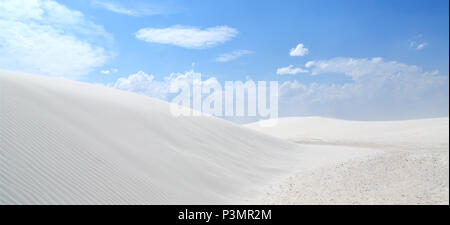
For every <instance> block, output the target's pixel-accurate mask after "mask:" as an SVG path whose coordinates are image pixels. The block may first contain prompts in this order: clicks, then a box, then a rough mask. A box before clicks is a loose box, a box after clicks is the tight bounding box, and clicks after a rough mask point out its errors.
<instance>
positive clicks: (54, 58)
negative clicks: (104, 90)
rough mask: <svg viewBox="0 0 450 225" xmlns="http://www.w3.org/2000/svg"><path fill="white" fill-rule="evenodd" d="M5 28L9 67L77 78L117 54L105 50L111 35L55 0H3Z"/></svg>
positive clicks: (0, 20)
mask: <svg viewBox="0 0 450 225" xmlns="http://www.w3.org/2000/svg"><path fill="white" fill-rule="evenodd" d="M0 30H1V32H0V43H1V44H0V67H1V68H4V69H10V70H19V71H24V72H33V73H40V74H44V75H52V76H64V77H70V78H74V77H76V76H80V75H85V74H87V73H89V72H90V71H92V70H93V69H94V68H95V67H100V66H102V65H103V64H105V62H106V61H107V60H108V59H109V58H110V57H111V55H112V54H111V53H109V52H108V51H107V50H105V49H106V47H105V45H106V46H107V45H109V44H108V43H111V42H112V37H111V36H110V34H108V33H107V32H105V31H104V29H103V28H102V27H101V26H99V25H96V24H94V23H93V22H91V21H90V20H88V19H87V18H85V16H84V15H83V14H82V13H81V12H79V11H76V10H72V9H69V8H67V7H66V6H64V5H62V4H59V3H58V2H56V1H52V0H35V1H0ZM100 43H101V44H100Z"/></svg>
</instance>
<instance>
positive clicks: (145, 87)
mask: <svg viewBox="0 0 450 225" xmlns="http://www.w3.org/2000/svg"><path fill="white" fill-rule="evenodd" d="M198 78H200V79H198ZM194 81H195V82H201V84H202V85H214V84H218V81H217V79H216V78H215V77H211V78H208V79H206V80H201V73H197V72H195V71H193V70H191V71H187V72H185V73H171V74H170V75H168V76H165V77H164V78H163V79H162V80H160V81H158V80H155V76H154V75H149V74H147V73H145V72H143V71H138V72H137V73H135V74H131V75H129V76H128V77H121V78H119V79H117V81H116V82H114V83H111V84H108V85H107V86H109V87H112V88H116V89H119V90H124V91H130V92H134V93H138V94H142V95H146V96H149V97H154V98H159V99H162V100H166V101H169V100H171V97H173V96H174V95H175V94H174V93H171V89H172V90H174V89H175V91H176V90H177V89H178V88H179V87H181V86H182V85H184V84H186V83H188V84H190V85H192V84H193V83H194Z"/></svg>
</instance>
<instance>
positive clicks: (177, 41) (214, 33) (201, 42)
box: [136, 25, 238, 48]
mask: <svg viewBox="0 0 450 225" xmlns="http://www.w3.org/2000/svg"><path fill="white" fill-rule="evenodd" d="M237 34H238V31H237V30H236V29H234V28H231V27H228V26H216V27H210V28H206V29H200V28H196V27H186V26H179V25H177V26H172V27H167V28H143V29H140V30H139V31H138V32H136V38H138V39H140V40H143V41H146V42H151V43H158V44H170V45H175V46H179V47H183V48H206V47H212V46H215V45H218V44H222V43H224V42H227V41H229V40H231V39H232V38H234V37H235V36H236V35H237Z"/></svg>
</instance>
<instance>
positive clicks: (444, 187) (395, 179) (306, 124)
mask: <svg viewBox="0 0 450 225" xmlns="http://www.w3.org/2000/svg"><path fill="white" fill-rule="evenodd" d="M263 123H265V122H264V121H263ZM246 126H247V127H250V128H252V129H254V130H258V131H260V132H262V133H266V134H269V135H272V136H275V137H279V138H282V139H286V140H290V141H293V142H297V143H301V144H305V143H307V144H317V145H339V146H342V147H345V146H360V147H370V148H377V149H380V152H379V153H377V154H373V155H369V156H368V157H364V158H358V159H355V160H350V161H346V162H343V163H340V164H338V165H333V166H324V167H322V168H320V169H317V170H314V171H298V172H297V173H296V174H294V175H292V176H290V177H289V178H287V179H286V180H285V181H284V182H283V184H281V185H277V186H274V187H272V188H271V189H270V190H269V191H268V193H266V196H265V197H263V198H262V199H259V200H258V201H257V203H268V204H449V119H448V118H434V119H420V120H405V121H384V122H381V121H372V122H369V121H365V122H363V121H345V120H337V119H330V118H321V117H303V118H295V117H292V118H281V119H279V120H278V123H277V125H276V126H273V127H261V126H260V124H259V123H253V124H248V125H246Z"/></svg>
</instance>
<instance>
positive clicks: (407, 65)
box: [0, 0, 449, 121]
mask: <svg viewBox="0 0 450 225" xmlns="http://www.w3.org/2000/svg"><path fill="white" fill-rule="evenodd" d="M0 29H1V30H3V32H2V34H0V69H7V70H19V71H24V72H30V73H37V74H43V75H49V76H57V77H64V78H68V79H74V80H79V81H83V82H89V83H96V84H102V85H105V86H109V87H115V88H118V89H122V90H129V91H133V92H137V93H140V94H145V95H148V96H151V97H158V98H162V99H164V100H170V99H167V98H168V97H167V93H165V92H167V82H168V80H170V79H172V78H173V77H175V76H180V75H186V74H188V73H201V75H202V78H203V79H205V80H206V79H214V80H216V81H217V82H219V83H223V82H225V81H228V80H231V81H233V80H242V81H245V80H248V79H252V80H255V81H258V80H265V81H272V80H276V81H279V82H280V101H279V102H280V106H279V108H280V109H279V110H280V113H279V114H280V116H306V115H320V116H330V117H338V118H344V119H361V120H386V119H410V118H424V117H436V116H448V75H449V64H448V61H449V2H448V1H438V0H436V1H414V0H413V1H400V0H389V1H380V0H377V1H371V0H364V1H361V0H354V1H350V0H346V1H322V0H319V1H264V0H263V1H229V0H228V1H221V0H214V1H207V0H195V1H187V0H186V1H172V0H169V1H137V0H133V1H117V0H80V1H69V0H59V1H47V0H23V1H22V0H14V1H7V0H0ZM236 121H239V119H237V120H236Z"/></svg>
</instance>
